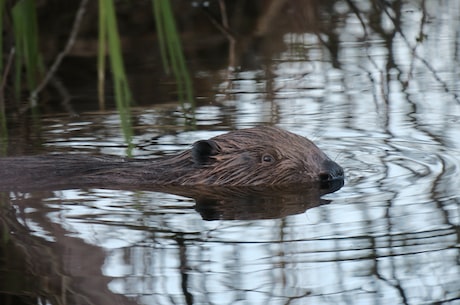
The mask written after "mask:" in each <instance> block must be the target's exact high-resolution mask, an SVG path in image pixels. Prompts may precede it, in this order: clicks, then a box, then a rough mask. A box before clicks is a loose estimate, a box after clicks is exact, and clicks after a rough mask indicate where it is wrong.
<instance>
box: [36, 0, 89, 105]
mask: <svg viewBox="0 0 460 305" xmlns="http://www.w3.org/2000/svg"><path fill="white" fill-rule="evenodd" d="M87 4H88V0H82V1H81V2H80V7H79V8H78V11H77V13H76V15H75V21H74V23H73V26H72V31H71V32H70V36H69V39H68V40H67V44H66V46H65V48H64V50H62V52H61V53H59V54H58V56H57V57H56V60H55V61H54V63H53V65H52V66H51V68H50V69H49V71H48V73H47V74H46V76H45V77H44V78H43V80H42V82H41V83H40V85H38V86H37V88H35V90H34V91H32V93H31V94H30V98H29V100H30V103H31V107H35V106H36V105H37V97H38V94H39V93H40V92H41V91H42V90H43V89H44V88H45V87H46V85H48V83H49V82H50V81H51V80H52V79H53V76H54V74H56V71H57V69H58V68H59V66H60V65H61V62H62V60H63V59H64V57H65V56H66V55H67V54H68V53H69V52H70V50H71V49H72V47H73V45H74V43H75V39H76V37H77V34H78V31H79V29H80V25H81V20H82V18H83V14H84V13H85V10H86V5H87Z"/></svg>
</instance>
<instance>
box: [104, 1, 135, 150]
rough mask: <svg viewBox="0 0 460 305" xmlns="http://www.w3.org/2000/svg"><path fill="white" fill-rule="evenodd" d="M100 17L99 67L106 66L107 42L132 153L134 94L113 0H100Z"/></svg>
mask: <svg viewBox="0 0 460 305" xmlns="http://www.w3.org/2000/svg"><path fill="white" fill-rule="evenodd" d="M99 18H100V20H99V40H100V42H99V47H101V50H99V53H98V69H104V68H105V63H102V61H104V60H105V59H104V58H105V48H106V46H105V45H104V46H102V44H107V46H108V48H107V50H108V56H109V59H110V68H111V71H112V78H113V84H114V90H115V102H116V105H117V109H118V112H119V114H120V121H121V127H122V130H123V134H124V137H125V141H126V143H127V144H128V154H130V151H131V147H132V143H131V142H132V135H133V132H132V126H131V115H130V109H129V107H130V104H131V102H132V95H131V91H130V89H129V85H128V80H127V77H126V73H125V69H124V64H123V57H122V53H121V44H120V37H119V34H118V27H117V20H116V15H115V8H114V5H113V0H99ZM101 73H104V71H101V70H100V71H98V74H99V75H101ZM99 81H103V79H102V80H101V79H99ZM99 86H100V87H99V88H101V86H104V84H102V85H101V84H99Z"/></svg>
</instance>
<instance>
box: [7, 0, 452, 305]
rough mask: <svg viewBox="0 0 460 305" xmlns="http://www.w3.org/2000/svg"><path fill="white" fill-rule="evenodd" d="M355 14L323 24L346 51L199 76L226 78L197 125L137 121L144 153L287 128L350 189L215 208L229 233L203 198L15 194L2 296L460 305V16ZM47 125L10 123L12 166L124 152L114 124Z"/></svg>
mask: <svg viewBox="0 0 460 305" xmlns="http://www.w3.org/2000/svg"><path fill="white" fill-rule="evenodd" d="M347 3H348V2H345V1H344V2H340V1H338V2H334V6H333V7H332V10H333V12H334V13H333V14H332V15H334V16H335V17H336V19H335V21H334V22H333V21H330V23H328V22H329V21H328V19H327V16H329V15H328V14H329V13H328V12H330V11H327V10H326V9H325V8H322V7H320V8H319V9H320V10H321V13H322V14H320V15H321V18H324V19H321V22H322V24H328V25H330V27H331V28H332V29H336V30H337V29H340V31H339V32H338V33H339V35H338V37H337V39H338V42H337V46H336V47H337V52H336V54H335V55H334V52H331V50H333V48H329V49H328V48H326V47H325V46H324V45H323V44H322V43H321V41H326V42H327V41H328V40H330V39H332V35H330V34H331V33H332V32H333V31H331V32H329V31H328V30H324V33H320V34H319V35H317V34H312V33H311V32H306V33H298V32H295V31H293V32H287V33H285V34H284V36H283V41H284V44H285V49H284V51H282V52H280V53H276V54H271V57H270V58H268V59H265V60H266V61H267V62H268V63H269V65H267V66H265V68H266V69H242V70H241V71H235V72H233V73H228V72H227V71H226V70H225V69H223V70H219V71H214V70H209V71H208V70H204V71H196V77H197V78H199V77H200V75H201V77H204V78H206V76H202V75H221V77H216V78H215V79H214V82H213V83H212V86H213V88H214V90H215V92H214V93H213V94H212V95H207V96H203V98H202V99H203V102H201V103H199V104H198V106H197V108H196V111H195V119H196V121H195V123H196V125H195V126H190V125H187V119H185V118H184V116H183V115H181V112H180V109H181V108H180V105H179V104H177V103H168V104H163V105H158V106H155V105H152V106H139V107H137V108H135V109H133V111H132V117H133V118H135V119H134V120H133V121H134V130H135V136H134V139H133V144H134V146H135V148H134V149H133V151H132V153H133V155H135V156H137V157H140V158H144V157H149V156H154V155H163V154H169V153H174V152H178V151H181V150H183V149H186V148H188V147H190V144H191V143H193V142H194V141H196V140H199V139H203V138H209V137H212V136H215V135H217V134H220V133H223V132H226V131H228V130H232V129H235V128H245V127H251V126H256V125H263V124H270V125H271V124H274V125H277V126H280V127H282V128H285V129H287V130H290V131H292V132H296V133H298V134H301V135H304V136H307V137H309V138H311V139H312V140H314V141H315V143H317V144H318V146H320V147H321V148H322V149H323V150H324V151H325V152H326V153H327V154H328V155H329V156H330V157H331V158H332V159H334V160H335V161H336V162H338V163H339V164H340V165H342V166H343V167H344V169H345V173H346V181H345V186H344V187H343V188H341V189H340V190H339V191H337V192H335V193H332V194H327V195H324V196H323V199H324V200H325V201H324V202H323V203H324V204H321V205H318V206H314V207H309V206H295V207H291V209H288V207H287V206H286V207H284V206H283V203H282V202H279V206H277V208H280V206H281V208H285V213H284V214H283V215H279V217H273V215H271V214H270V211H264V210H263V209H262V210H258V211H256V212H253V213H250V208H249V207H247V206H246V207H245V206H243V212H244V214H243V212H241V211H242V210H239V211H238V212H237V213H235V211H234V210H232V208H229V207H225V206H223V207H216V209H217V212H218V215H224V216H223V217H222V218H225V215H231V217H229V218H232V219H231V220H230V219H220V220H206V217H203V215H202V214H200V210H199V209H198V208H197V203H196V202H195V201H194V200H193V199H191V198H187V197H181V196H178V195H172V194H166V193H160V192H152V191H146V190H143V191H142V190H139V191H133V190H107V189H97V188H95V189H71V190H60V191H42V192H33V193H17V192H16V193H14V192H3V193H0V200H1V201H0V202H1V205H0V206H1V209H0V212H1V214H0V220H1V222H2V227H3V229H2V235H3V243H2V251H1V252H0V270H1V274H2V281H1V283H0V291H2V298H4V300H14V301H18V300H21V302H23V303H26V304H29V303H32V304H61V303H65V302H66V303H67V304H91V303H95V304H288V303H289V304H306V303H310V304H371V303H373V304H460V284H459V283H460V250H459V248H460V244H459V240H460V230H459V223H460V207H459V201H460V193H459V189H460V179H459V175H460V99H459V96H458V94H459V90H460V83H459V81H458V80H459V79H460V73H459V72H460V71H459V67H460V65H459V64H460V62H459V58H458V54H457V49H458V47H459V42H458V29H459V28H460V18H459V12H460V7H459V4H458V3H456V2H455V3H454V2H429V1H428V2H419V1H407V2H404V3H403V4H402V7H401V8H400V10H398V11H397V12H399V13H401V15H400V16H398V15H397V14H396V13H395V12H396V11H394V10H392V9H391V8H390V7H386V9H385V10H380V11H379V12H378V13H377V14H376V16H377V17H378V18H377V19H378V22H376V21H375V20H373V21H372V22H371V21H369V18H370V16H371V12H372V6H371V5H370V4H369V3H368V2H367V1H357V2H356V4H357V9H358V10H359V11H360V12H361V14H360V15H359V18H358V16H357V15H356V14H354V13H353V10H352V9H351V8H350V6H349V3H348V4H347ZM374 17H375V16H374ZM363 24H364V25H365V26H364V27H363ZM398 28H401V31H398ZM328 35H329V36H328ZM261 56H262V55H261ZM268 67H269V68H268ZM198 72H199V73H198ZM40 126H41V129H40V132H39V137H38V136H36V135H31V136H29V137H27V136H25V135H24V134H21V133H18V132H16V131H20V130H21V129H20V127H19V126H14V127H13V128H12V129H11V130H12V132H11V135H12V136H11V139H10V143H11V144H10V147H9V154H25V153H28V154H32V153H49V152H69V151H72V152H77V151H78V152H82V153H102V154H115V155H125V154H126V151H127V146H126V143H125V141H124V137H123V134H122V131H121V130H120V128H119V117H118V114H116V113H115V112H111V111H107V112H84V113H82V115H81V116H80V117H79V118H69V117H68V116H66V115H59V116H56V115H49V116H46V115H45V116H44V117H43V118H42V120H41V121H40ZM15 128H17V129H15ZM24 139H29V141H25V140H24ZM326 200H327V202H326ZM270 208H271V207H270V206H268V209H270ZM232 211H233V213H232ZM226 213H227V214H226ZM238 218H240V219H238ZM39 300H40V301H39ZM40 302H41V303H40ZM2 304H3V302H2ZM7 304H8V303H7Z"/></svg>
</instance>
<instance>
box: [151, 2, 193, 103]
mask: <svg viewBox="0 0 460 305" xmlns="http://www.w3.org/2000/svg"><path fill="white" fill-rule="evenodd" d="M152 7H153V14H154V18H155V23H156V29H157V35H158V44H159V47H160V52H161V58H162V62H163V68H164V70H165V72H166V73H168V74H170V73H172V74H173V76H174V78H175V80H176V83H177V93H178V99H179V101H180V103H181V105H182V107H183V109H184V110H187V107H186V106H187V105H188V106H189V107H190V109H191V110H192V111H193V109H194V108H195V103H194V98H193V86H192V80H191V77H190V73H189V71H188V69H187V65H186V63H185V56H184V53H183V50H182V45H181V42H180V37H179V33H178V31H177V28H176V23H175V18H174V14H173V11H172V8H171V3H170V1H169V0H152Z"/></svg>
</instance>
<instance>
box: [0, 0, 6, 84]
mask: <svg viewBox="0 0 460 305" xmlns="http://www.w3.org/2000/svg"><path fill="white" fill-rule="evenodd" d="M5 3H6V0H0V33H2V35H0V50H1V51H2V52H0V75H2V74H3V73H2V72H3V17H4V14H5ZM1 81H2V79H0V82H1Z"/></svg>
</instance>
